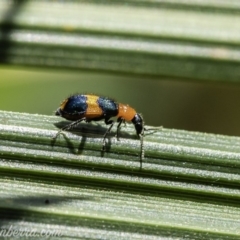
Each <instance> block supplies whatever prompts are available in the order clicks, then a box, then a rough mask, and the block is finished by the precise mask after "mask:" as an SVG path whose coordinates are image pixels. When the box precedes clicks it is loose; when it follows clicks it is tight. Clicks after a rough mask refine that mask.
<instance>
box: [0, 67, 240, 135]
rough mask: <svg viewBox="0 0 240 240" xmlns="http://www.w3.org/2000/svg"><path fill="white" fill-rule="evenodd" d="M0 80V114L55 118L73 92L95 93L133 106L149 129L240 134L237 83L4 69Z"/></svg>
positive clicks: (98, 73)
mask: <svg viewBox="0 0 240 240" xmlns="http://www.w3.org/2000/svg"><path fill="white" fill-rule="evenodd" d="M0 76H1V88H0V96H1V101H0V109H1V110H6V111H16V112H27V113H38V114H46V115H53V114H54V111H55V110H56V109H57V107H58V106H59V104H60V102H61V101H62V100H63V99H64V98H66V97H68V96H69V95H70V94H73V93H96V94H99V95H104V96H109V97H112V98H114V99H115V100H117V101H119V102H122V103H127V104H129V105H131V106H133V107H134V108H135V109H136V110H137V111H138V112H140V113H142V114H143V116H144V119H145V122H146V124H147V125H154V126H161V125H162V126H164V127H166V128H177V129H185V130H193V131H202V132H210V133H220V134H228V135H240V126H239V123H240V114H239V108H238V106H239V105H238V102H240V87H239V86H238V85H237V84H226V83H206V82H204V83H200V82H197V81H193V82H191V81H189V80H188V81H187V80H186V81H177V80H174V79H164V78H160V77H159V78H157V77H154V78H150V77H146V76H141V75H139V76H131V75H120V74H114V73H112V74H106V73H104V72H96V71H76V70H65V71H64V70H59V69H55V70H54V69H53V70H51V69H45V68H44V69H41V68H39V69H38V68H20V67H14V66H11V67H9V66H6V65H2V66H0ZM16 114H17V113H16Z"/></svg>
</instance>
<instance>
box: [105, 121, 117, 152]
mask: <svg viewBox="0 0 240 240" xmlns="http://www.w3.org/2000/svg"><path fill="white" fill-rule="evenodd" d="M105 123H106V125H109V124H111V125H110V127H109V128H108V129H107V131H106V132H105V134H104V135H103V141H102V152H105V150H106V138H107V135H108V134H109V133H110V131H111V129H112V127H113V125H114V123H115V122H114V121H113V120H109V118H105Z"/></svg>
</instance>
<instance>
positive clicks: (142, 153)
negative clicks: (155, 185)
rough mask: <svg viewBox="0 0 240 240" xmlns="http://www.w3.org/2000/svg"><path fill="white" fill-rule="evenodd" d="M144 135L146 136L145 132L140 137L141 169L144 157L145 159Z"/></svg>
mask: <svg viewBox="0 0 240 240" xmlns="http://www.w3.org/2000/svg"><path fill="white" fill-rule="evenodd" d="M143 137H144V133H142V134H139V138H140V170H142V163H143V159H144V148H143Z"/></svg>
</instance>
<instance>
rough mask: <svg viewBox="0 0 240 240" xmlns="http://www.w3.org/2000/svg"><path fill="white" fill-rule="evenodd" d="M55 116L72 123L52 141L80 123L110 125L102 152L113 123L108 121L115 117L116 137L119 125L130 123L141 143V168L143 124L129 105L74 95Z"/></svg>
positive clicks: (102, 98) (139, 116) (65, 101)
mask: <svg viewBox="0 0 240 240" xmlns="http://www.w3.org/2000/svg"><path fill="white" fill-rule="evenodd" d="M56 115H57V116H61V117H63V118H65V119H67V120H70V121H73V123H70V124H68V125H67V126H65V127H63V128H62V129H61V130H60V131H59V132H58V133H57V134H56V136H55V137H54V139H56V138H57V137H58V135H59V134H60V133H61V132H62V131H64V130H69V129H71V128H73V127H75V126H77V125H78V124H79V123H80V122H82V121H85V122H91V121H99V120H104V121H105V123H106V124H107V125H110V127H109V128H108V129H107V131H106V132H105V134H104V136H103V145H102V151H105V144H106V137H107V135H108V133H109V132H110V131H111V129H112V127H113V125H114V121H113V120H110V119H111V118H112V117H117V122H118V126H117V137H118V134H119V130H120V126H121V124H122V123H123V122H125V121H129V122H132V123H133V125H134V126H135V129H136V133H137V135H138V136H139V138H140V142H141V147H140V149H141V150H140V151H141V152H140V163H141V167H142V160H143V158H144V149H143V136H144V130H145V129H144V122H143V118H142V116H141V115H140V114H139V113H137V112H136V111H135V110H134V109H133V108H132V107H130V106H129V105H125V104H122V103H117V102H116V101H114V100H113V99H111V98H108V97H102V96H97V95H93V94H86V95H85V94H76V95H72V96H70V97H69V98H67V99H65V100H64V101H63V102H62V103H61V105H60V107H59V108H58V109H57V111H56Z"/></svg>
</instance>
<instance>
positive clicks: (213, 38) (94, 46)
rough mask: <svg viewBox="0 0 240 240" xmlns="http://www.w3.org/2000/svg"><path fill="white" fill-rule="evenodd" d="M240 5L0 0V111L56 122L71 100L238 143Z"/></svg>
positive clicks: (196, 0) (183, 2)
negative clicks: (106, 100) (100, 99)
mask: <svg viewBox="0 0 240 240" xmlns="http://www.w3.org/2000/svg"><path fill="white" fill-rule="evenodd" d="M239 12H240V4H234V3H231V2H227V1H226V2H224V3H223V2H222V1H221V2H219V1H217V2H216V1H198V0H194V1H176V0H174V1H170V2H169V1H164V0H163V1H150V2H149V1H131V0H126V1H108V0H102V1H97V0H92V1H81V0H79V1H47V0H45V1H27V0H19V1H4V0H0V96H1V101H0V109H1V110H6V111H16V112H28V113H38V114H47V115H52V114H53V113H54V111H55V110H56V109H57V107H58V106H59V104H60V102H61V101H62V100H63V99H65V98H66V97H68V96H69V95H70V94H73V93H96V94H99V95H104V96H109V97H112V98H114V99H116V100H117V101H119V102H122V103H127V104H129V105H131V106H132V107H134V108H135V109H136V110H137V111H138V112H139V113H142V115H143V117H144V119H145V122H146V124H147V125H154V126H164V127H166V128H176V129H185V130H193V131H201V132H208V133H219V134H227V135H235V136H236V135H240V127H239V123H240V113H239V112H240V111H239V108H238V107H239V105H238V103H239V101H240V84H239V80H240V72H239V69H240V68H239V67H240V48H239V43H240V40H239V39H240V35H239V33H240V15H239Z"/></svg>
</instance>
